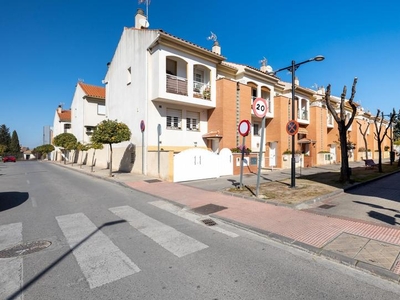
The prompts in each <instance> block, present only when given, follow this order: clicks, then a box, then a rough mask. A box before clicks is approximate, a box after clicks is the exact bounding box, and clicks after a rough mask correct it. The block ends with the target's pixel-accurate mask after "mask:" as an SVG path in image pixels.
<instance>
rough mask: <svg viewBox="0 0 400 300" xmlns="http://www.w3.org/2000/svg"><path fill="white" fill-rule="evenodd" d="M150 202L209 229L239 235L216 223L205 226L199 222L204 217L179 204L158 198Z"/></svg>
mask: <svg viewBox="0 0 400 300" xmlns="http://www.w3.org/2000/svg"><path fill="white" fill-rule="evenodd" d="M150 204H151V205H154V206H156V207H158V208H160V209H163V210H165V211H167V212H169V213H172V214H174V215H177V216H179V217H181V218H184V219H186V220H189V221H192V222H194V223H197V224H201V225H204V226H206V227H207V228H209V229H212V230H215V231H217V232H219V233H222V234H225V235H227V236H230V237H232V238H235V237H238V236H239V235H238V234H236V233H234V232H231V231H228V230H225V229H223V228H221V227H220V226H218V225H214V226H207V225H205V224H204V223H203V222H201V220H202V219H204V217H199V215H197V214H195V213H191V212H188V211H187V210H185V209H182V208H180V207H179V206H177V205H174V204H172V203H169V202H167V201H163V200H158V201H153V202H150Z"/></svg>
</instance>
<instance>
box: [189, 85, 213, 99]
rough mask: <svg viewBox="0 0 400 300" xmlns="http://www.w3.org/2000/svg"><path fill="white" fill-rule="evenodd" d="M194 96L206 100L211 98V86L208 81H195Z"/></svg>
mask: <svg viewBox="0 0 400 300" xmlns="http://www.w3.org/2000/svg"><path fill="white" fill-rule="evenodd" d="M193 97H194V98H200V99H205V100H210V99H211V88H210V85H209V84H208V83H204V82H199V81H193Z"/></svg>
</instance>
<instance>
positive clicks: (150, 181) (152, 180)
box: [144, 179, 161, 183]
mask: <svg viewBox="0 0 400 300" xmlns="http://www.w3.org/2000/svg"><path fill="white" fill-rule="evenodd" d="M144 182H147V183H155V182H161V180H160V179H148V180H144Z"/></svg>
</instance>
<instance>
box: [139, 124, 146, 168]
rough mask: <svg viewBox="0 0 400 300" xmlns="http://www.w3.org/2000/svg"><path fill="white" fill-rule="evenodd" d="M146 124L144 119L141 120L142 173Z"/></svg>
mask: <svg viewBox="0 0 400 300" xmlns="http://www.w3.org/2000/svg"><path fill="white" fill-rule="evenodd" d="M145 128H146V126H145V124H144V121H143V120H142V121H141V122H140V131H141V132H142V174H144V153H145V152H144V130H145Z"/></svg>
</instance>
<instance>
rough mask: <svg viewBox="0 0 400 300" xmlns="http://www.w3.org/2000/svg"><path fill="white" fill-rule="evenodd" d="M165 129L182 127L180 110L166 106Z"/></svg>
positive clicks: (179, 128)
mask: <svg viewBox="0 0 400 300" xmlns="http://www.w3.org/2000/svg"><path fill="white" fill-rule="evenodd" d="M165 121H166V123H165V125H166V128H167V129H172V130H181V129H182V110H180V109H173V108H167V116H166V118H165Z"/></svg>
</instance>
